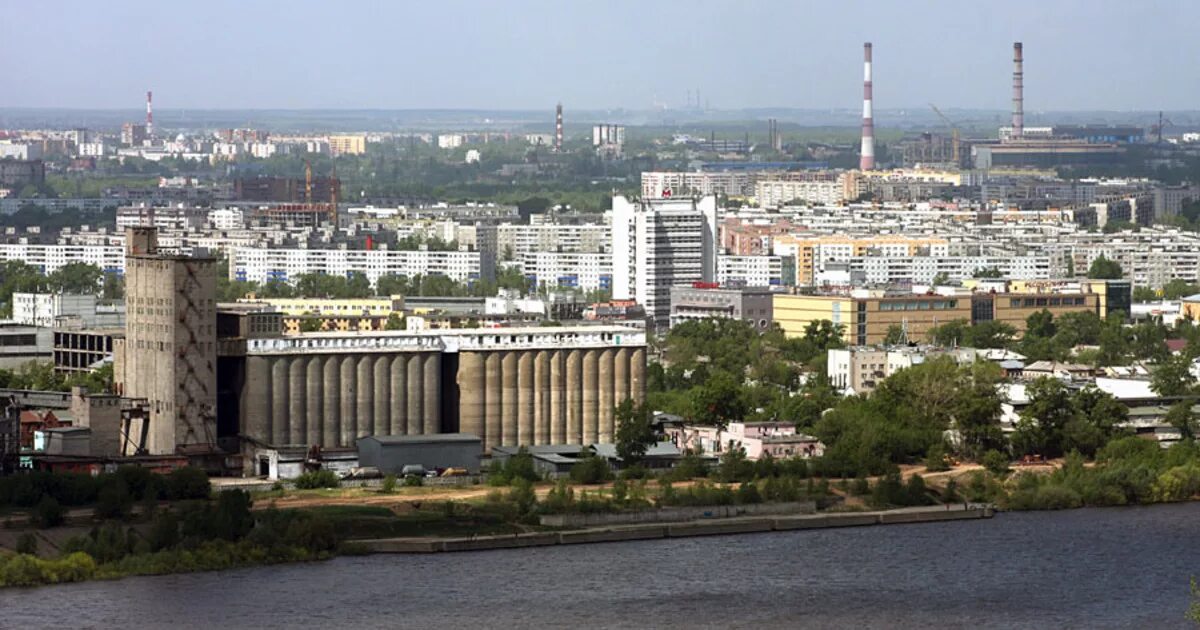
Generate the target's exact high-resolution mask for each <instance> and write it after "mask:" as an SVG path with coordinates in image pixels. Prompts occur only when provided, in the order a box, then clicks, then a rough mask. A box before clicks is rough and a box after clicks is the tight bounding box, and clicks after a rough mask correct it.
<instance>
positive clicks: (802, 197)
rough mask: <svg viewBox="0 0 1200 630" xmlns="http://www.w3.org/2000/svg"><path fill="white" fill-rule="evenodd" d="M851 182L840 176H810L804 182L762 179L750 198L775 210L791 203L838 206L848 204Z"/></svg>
mask: <svg viewBox="0 0 1200 630" xmlns="http://www.w3.org/2000/svg"><path fill="white" fill-rule="evenodd" d="M852 193H853V180H852V179H851V178H850V176H849V175H848V174H846V173H843V174H841V175H837V176H834V175H822V174H812V175H810V176H806V177H804V178H800V177H796V178H794V179H793V178H789V179H764V180H759V181H758V182H756V183H755V184H754V198H755V200H757V201H758V203H759V204H761V205H762V206H763V207H767V208H778V207H780V206H783V205H786V204H789V203H791V202H801V203H806V204H817V205H824V206H840V205H842V204H845V203H846V202H847V201H851V200H852V199H851V198H850V196H851V195H852Z"/></svg>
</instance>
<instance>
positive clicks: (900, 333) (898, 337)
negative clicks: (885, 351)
mask: <svg viewBox="0 0 1200 630" xmlns="http://www.w3.org/2000/svg"><path fill="white" fill-rule="evenodd" d="M907 337H908V335H906V334H905V332H904V327H903V326H901V325H900V324H891V325H890V326H888V329H887V334H886V335H884V337H883V345H885V346H898V345H900V344H902V343H904V340H905V338H907Z"/></svg>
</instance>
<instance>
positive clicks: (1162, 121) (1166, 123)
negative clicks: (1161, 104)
mask: <svg viewBox="0 0 1200 630" xmlns="http://www.w3.org/2000/svg"><path fill="white" fill-rule="evenodd" d="M1174 126H1175V123H1173V122H1171V120H1170V119H1169V118H1163V113H1162V112H1158V124H1156V125H1150V133H1152V134H1154V135H1155V136H1156V137H1157V138H1158V144H1162V132H1163V129H1166V128H1167V127H1174Z"/></svg>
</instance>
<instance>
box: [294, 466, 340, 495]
mask: <svg viewBox="0 0 1200 630" xmlns="http://www.w3.org/2000/svg"><path fill="white" fill-rule="evenodd" d="M340 485H342V480H341V479H339V478H338V476H337V473H335V472H333V471H332V470H324V469H323V470H310V471H308V472H306V473H303V474H301V475H300V476H299V477H297V478H296V488H297V489H298V490H316V489H318V488H337V487H338V486H340Z"/></svg>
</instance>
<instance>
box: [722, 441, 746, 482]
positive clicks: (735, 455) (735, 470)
mask: <svg viewBox="0 0 1200 630" xmlns="http://www.w3.org/2000/svg"><path fill="white" fill-rule="evenodd" d="M717 478H718V479H720V480H721V482H723V483H735V482H738V481H749V480H751V479H753V478H754V463H753V462H751V461H750V460H748V459H746V451H744V450H742V449H741V448H730V449H729V450H728V451H725V454H723V455H721V463H720V465H719V466H718V467H717Z"/></svg>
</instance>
